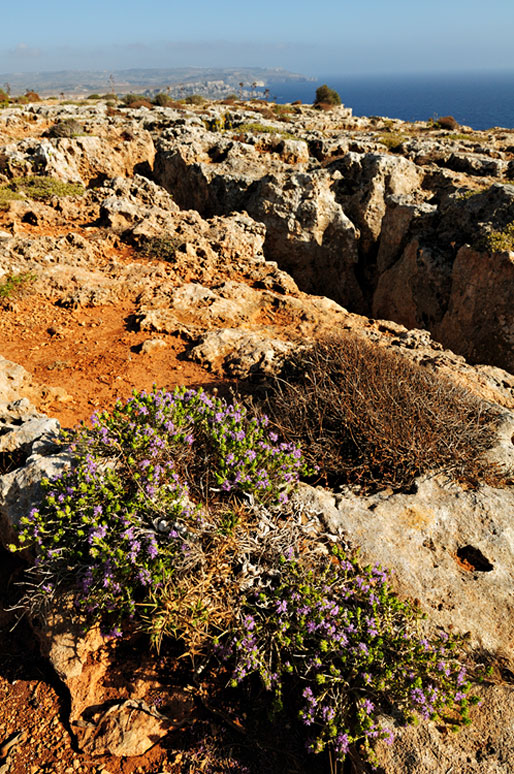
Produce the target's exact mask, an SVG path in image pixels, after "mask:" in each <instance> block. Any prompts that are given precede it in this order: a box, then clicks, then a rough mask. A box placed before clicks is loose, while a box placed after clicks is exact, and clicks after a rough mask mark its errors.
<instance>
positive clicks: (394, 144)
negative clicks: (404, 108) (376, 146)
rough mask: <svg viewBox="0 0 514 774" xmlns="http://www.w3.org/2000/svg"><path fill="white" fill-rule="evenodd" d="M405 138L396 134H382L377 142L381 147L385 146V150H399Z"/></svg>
mask: <svg viewBox="0 0 514 774" xmlns="http://www.w3.org/2000/svg"><path fill="white" fill-rule="evenodd" d="M406 139H407V137H406V136H405V135H404V134H397V133H396V132H391V134H382V135H380V137H379V138H378V141H379V142H380V143H382V145H385V146H386V148H388V149H389V150H391V151H396V150H400V148H401V145H402V143H403V142H405V140H406Z"/></svg>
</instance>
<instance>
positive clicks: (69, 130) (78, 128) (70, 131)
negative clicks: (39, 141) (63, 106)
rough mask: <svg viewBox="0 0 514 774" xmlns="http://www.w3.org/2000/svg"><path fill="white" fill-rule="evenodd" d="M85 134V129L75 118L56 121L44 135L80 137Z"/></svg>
mask: <svg viewBox="0 0 514 774" xmlns="http://www.w3.org/2000/svg"><path fill="white" fill-rule="evenodd" d="M81 134H84V127H83V126H82V124H80V123H79V122H78V121H76V120H75V119H74V118H65V119H63V120H62V121H56V122H55V124H54V125H53V126H51V127H50V128H49V129H48V130H47V131H46V132H45V134H44V136H45V137H68V138H72V137H78V136H79V135H81Z"/></svg>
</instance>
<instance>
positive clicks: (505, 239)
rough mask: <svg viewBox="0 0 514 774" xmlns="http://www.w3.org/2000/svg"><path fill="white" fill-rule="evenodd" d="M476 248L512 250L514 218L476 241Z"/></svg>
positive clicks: (497, 250) (495, 250)
mask: <svg viewBox="0 0 514 774" xmlns="http://www.w3.org/2000/svg"><path fill="white" fill-rule="evenodd" d="M475 193H477V192H475ZM477 248H478V249H480V250H485V251H487V252H490V253H503V252H506V251H510V252H512V251H514V220H513V221H511V222H510V223H507V225H506V226H505V228H504V229H502V230H501V231H490V232H489V233H488V234H486V235H485V236H484V237H483V238H482V239H481V240H479V241H478V242H477Z"/></svg>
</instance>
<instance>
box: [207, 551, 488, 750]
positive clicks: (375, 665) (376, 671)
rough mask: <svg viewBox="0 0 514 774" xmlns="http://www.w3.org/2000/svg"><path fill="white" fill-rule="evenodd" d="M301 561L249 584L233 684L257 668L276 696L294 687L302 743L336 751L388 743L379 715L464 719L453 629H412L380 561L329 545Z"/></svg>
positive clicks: (464, 682)
mask: <svg viewBox="0 0 514 774" xmlns="http://www.w3.org/2000/svg"><path fill="white" fill-rule="evenodd" d="M331 553H332V555H331V557H327V556H325V558H324V560H323V561H318V562H317V563H315V566H314V567H312V564H311V562H312V555H311V556H310V558H309V564H311V567H310V568H309V567H308V566H307V564H306V562H305V561H302V559H301V557H300V556H299V557H298V558H297V559H294V558H293V555H292V553H291V554H290V558H289V559H284V558H283V571H282V572H281V573H280V575H278V576H276V577H275V578H274V579H273V580H272V581H271V582H270V583H269V585H267V586H265V587H264V588H263V589H262V590H260V591H258V592H255V593H252V594H250V595H249V596H248V597H247V599H246V603H245V604H244V605H242V607H241V610H240V613H239V620H238V621H237V624H236V626H235V628H234V630H233V634H232V638H231V640H229V642H228V643H221V642H220V643H219V645H218V651H219V653H220V655H221V656H222V657H223V658H225V659H234V662H235V667H234V671H233V679H232V683H233V685H237V684H239V683H241V682H242V681H243V680H245V678H247V677H248V676H249V675H252V674H257V675H259V676H260V679H261V681H262V683H263V684H264V686H265V687H266V688H267V689H269V690H270V691H272V692H273V693H274V696H275V705H276V708H277V709H280V707H281V706H282V699H283V692H284V689H285V687H288V688H291V686H293V687H294V688H295V689H296V696H297V703H298V714H299V717H300V719H301V721H302V723H303V724H304V725H305V726H306V727H307V728H308V729H309V732H310V739H309V741H308V748H309V750H311V751H312V752H314V753H319V752H321V751H323V750H328V751H329V752H330V753H331V754H332V755H333V756H334V758H335V760H339V761H343V760H344V759H345V756H346V754H347V753H348V751H349V750H350V747H351V746H352V745H353V746H354V748H357V749H359V751H360V753H361V754H362V755H363V756H364V757H365V758H367V759H368V760H369V761H370V762H371V763H376V762H377V758H376V755H375V752H374V749H373V747H374V743H375V741H376V740H377V739H383V740H385V742H386V743H389V744H390V743H392V741H393V739H394V734H393V731H392V730H391V728H390V727H389V726H388V725H387V724H386V723H385V722H384V721H385V717H384V716H385V715H391V714H393V713H394V714H395V715H397V716H398V714H400V715H401V716H402V717H403V718H404V720H405V721H407V722H413V723H416V722H418V721H419V718H423V719H425V720H429V719H432V720H434V719H439V720H444V721H446V722H449V723H451V724H452V725H454V726H457V725H459V724H467V723H468V722H469V705H470V704H471V703H473V702H475V701H476V698H475V697H470V696H469V691H470V687H471V683H470V681H469V679H468V677H467V675H466V669H465V667H464V666H463V665H462V663H461V662H460V661H459V659H458V651H457V650H456V649H457V644H458V639H457V638H455V637H450V636H449V635H447V634H446V633H445V632H443V631H440V632H439V633H437V634H436V635H435V636H428V635H427V634H426V633H425V634H424V633H423V632H422V615H421V614H420V612H419V611H417V610H416V609H415V608H414V607H413V606H412V604H410V603H408V602H402V601H401V600H400V599H399V598H398V597H397V596H396V595H395V594H393V593H392V591H391V590H390V588H389V585H388V575H387V573H386V572H385V571H384V570H382V569H381V568H380V567H365V568H361V567H360V566H359V564H358V562H357V561H356V560H355V559H351V558H348V557H347V556H346V555H345V554H344V552H342V551H341V550H340V549H338V548H337V547H335V548H333V549H332V552H331Z"/></svg>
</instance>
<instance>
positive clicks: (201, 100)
mask: <svg viewBox="0 0 514 774" xmlns="http://www.w3.org/2000/svg"><path fill="white" fill-rule="evenodd" d="M184 102H185V103H186V105H204V104H205V103H206V102H207V100H206V99H205V97H202V95H201V94H190V95H189V96H188V97H186V98H185V99H184Z"/></svg>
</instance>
